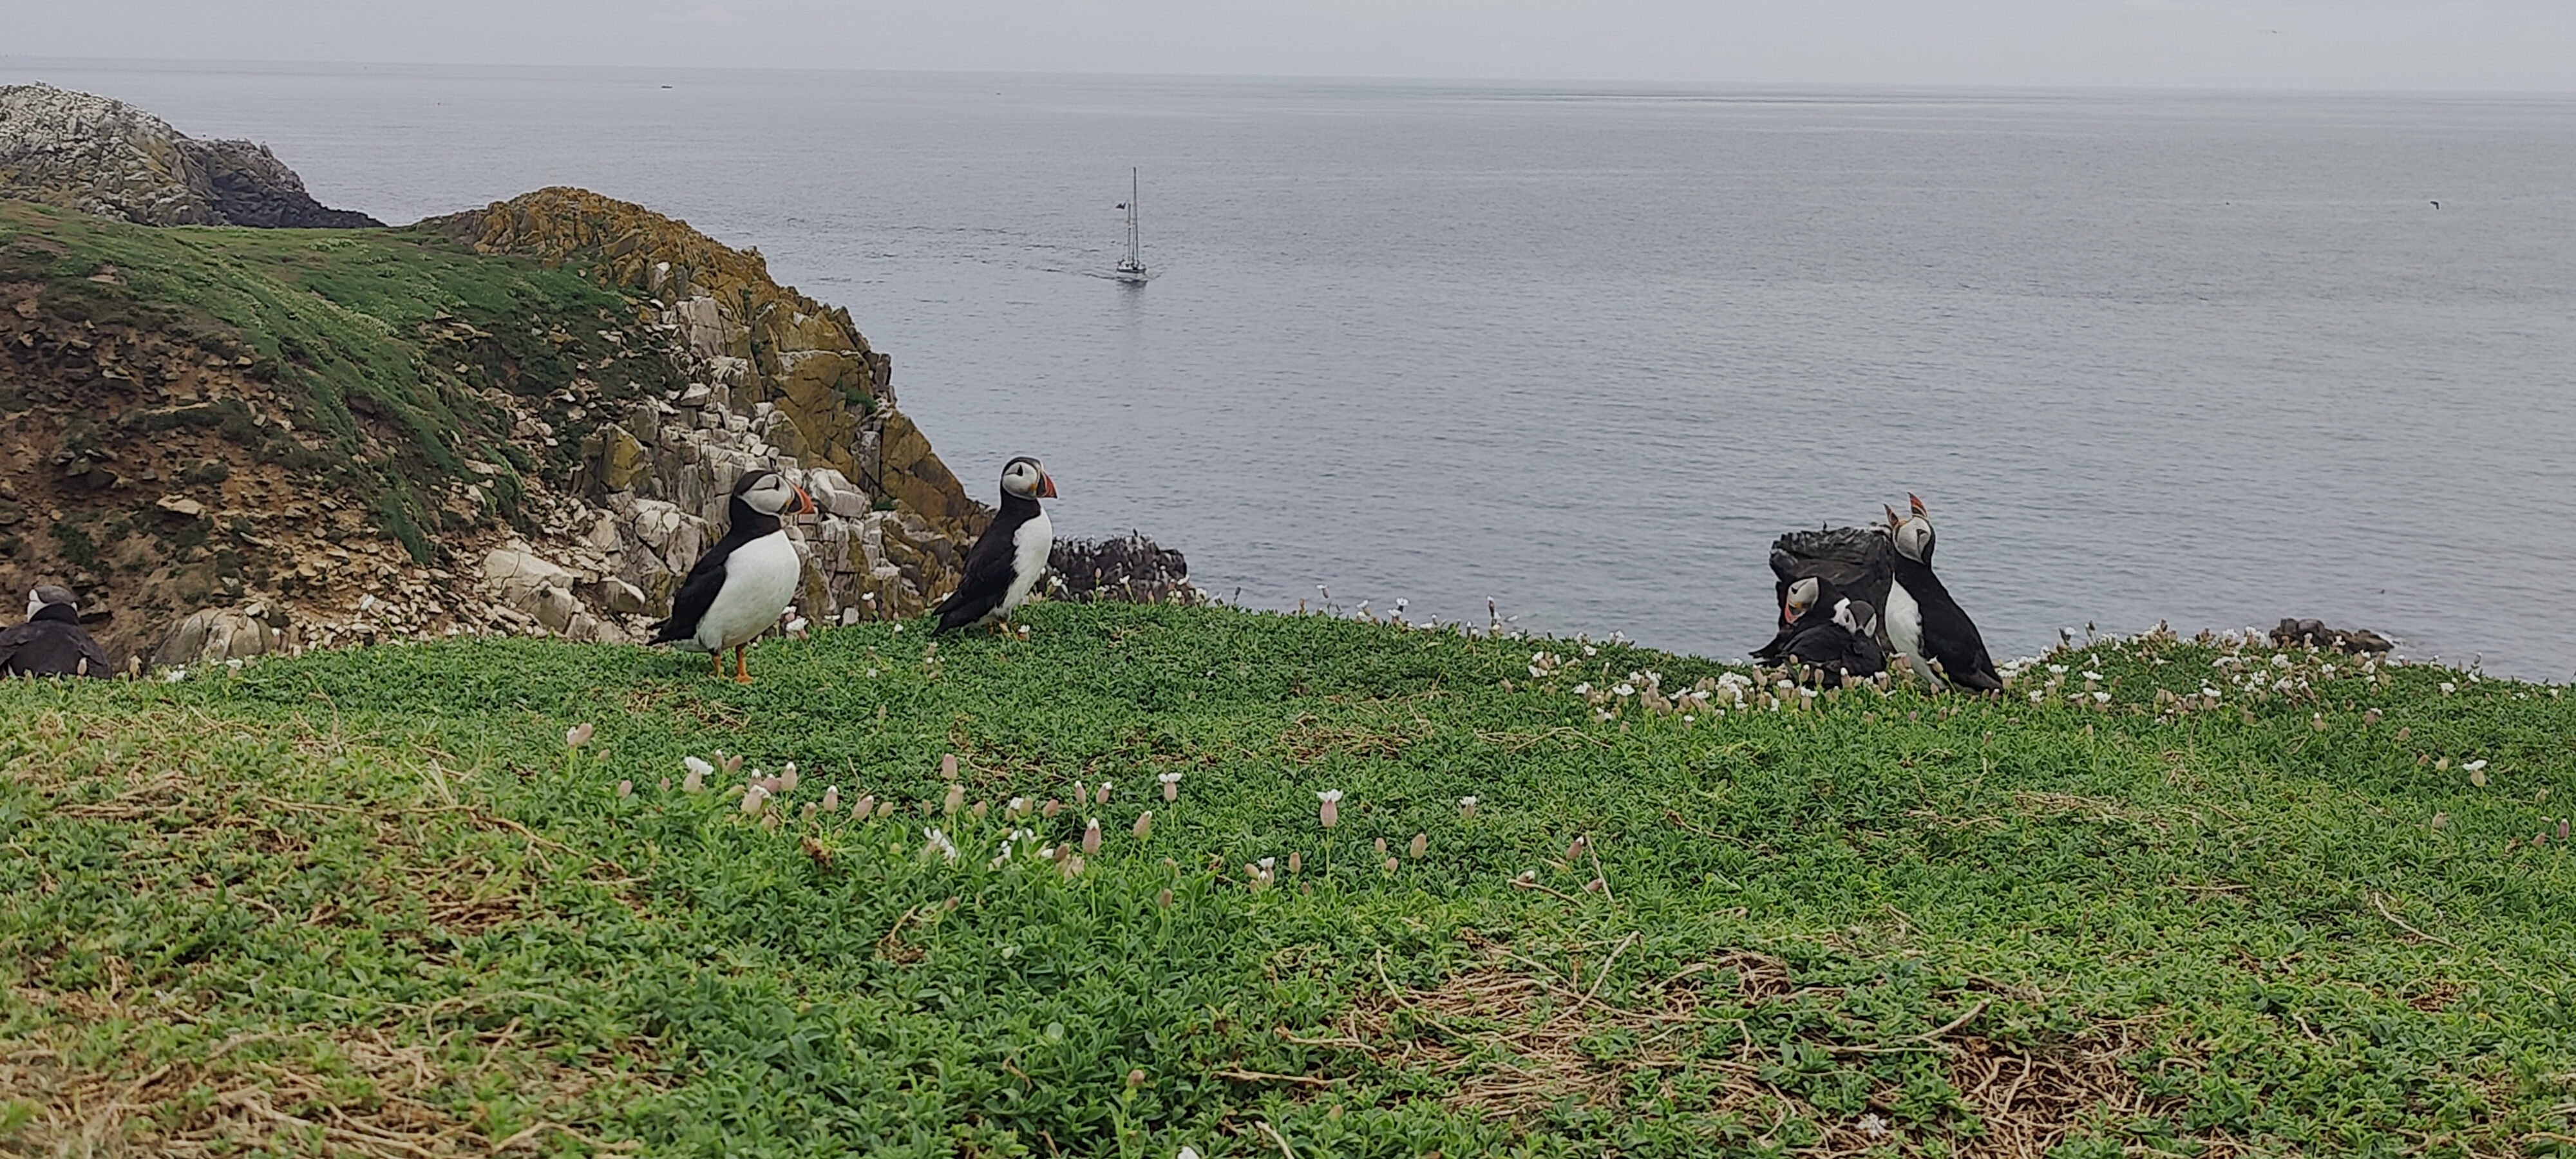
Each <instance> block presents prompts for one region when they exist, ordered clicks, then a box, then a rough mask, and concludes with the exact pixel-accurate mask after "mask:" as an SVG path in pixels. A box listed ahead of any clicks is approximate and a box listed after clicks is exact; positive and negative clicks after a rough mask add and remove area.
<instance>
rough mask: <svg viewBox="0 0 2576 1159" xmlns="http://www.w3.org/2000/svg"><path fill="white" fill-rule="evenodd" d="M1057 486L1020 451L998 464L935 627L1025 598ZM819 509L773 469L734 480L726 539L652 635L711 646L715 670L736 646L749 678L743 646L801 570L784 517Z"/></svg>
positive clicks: (781, 609) (966, 622)
mask: <svg viewBox="0 0 2576 1159" xmlns="http://www.w3.org/2000/svg"><path fill="white" fill-rule="evenodd" d="M1055 494H1056V492H1055V478H1054V477H1053V476H1051V475H1048V474H1047V472H1046V468H1045V467H1043V466H1041V465H1039V463H1038V461H1037V460H1035V459H1032V458H1029V457H1028V456H1026V455H1023V456H1020V457H1019V458H1016V459H1013V460H1011V461H1010V463H1009V465H1007V466H1004V467H1003V468H1002V507H1001V510H1000V512H999V513H997V514H995V515H994V516H993V522H992V523H990V524H988V525H986V526H985V528H984V534H982V535H981V536H978V537H977V538H976V540H975V546H974V547H973V548H972V549H970V550H968V551H967V553H966V575H965V578H964V579H963V580H961V581H960V582H959V583H958V585H957V590H956V591H953V592H950V593H949V594H948V598H947V599H946V600H944V601H942V602H941V603H940V605H939V607H938V608H937V609H936V614H937V615H938V617H939V626H938V627H937V628H934V629H932V631H931V634H932V635H937V634H939V633H941V632H953V631H956V630H957V629H959V628H967V627H984V626H990V625H994V624H999V623H1001V622H1002V621H1003V620H1004V619H1007V618H1008V617H1009V616H1010V614H1011V612H1012V611H1014V610H1015V609H1017V608H1018V607H1019V606H1020V605H1021V604H1024V603H1027V602H1028V599H1029V593H1030V592H1032V591H1035V590H1036V589H1037V586H1038V581H1040V580H1042V579H1044V578H1046V568H1047V556H1048V554H1049V553H1050V552H1051V551H1053V550H1054V548H1055V526H1054V525H1053V524H1051V523H1049V522H1048V521H1047V514H1046V508H1045V507H1044V506H1043V505H1041V504H1040V503H1039V502H1038V500H1040V499H1053V498H1055ZM813 510H814V499H813V497H812V496H810V495H807V494H806V493H805V489H804V488H802V487H799V486H797V485H795V484H794V483H790V482H788V481H787V477H786V476H784V475H781V474H779V473H778V472H776V471H766V470H764V471H752V472H748V473H746V474H744V475H743V477H742V478H741V479H739V480H736V481H735V482H734V485H733V497H732V499H731V500H730V501H729V502H728V503H727V513H728V520H727V523H728V526H727V527H726V529H725V534H724V538H722V539H719V540H717V541H716V543H715V546H713V547H710V548H708V549H707V553H706V554H705V555H702V556H699V557H698V562H697V564H696V565H695V566H692V567H691V568H689V575H688V578H686V579H684V580H682V581H680V591H679V594H678V595H677V596H674V597H673V598H672V600H671V618H669V619H667V620H664V621H662V622H661V623H658V624H655V625H653V639H652V641H651V642H652V643H655V644H669V645H671V646H673V647H675V648H678V649H680V650H682V651H686V652H705V653H707V654H708V655H709V656H711V657H713V659H714V661H715V674H716V675H717V676H718V677H722V676H723V675H724V651H725V649H727V648H731V649H733V678H734V680H735V681H736V682H738V683H742V684H749V683H751V669H750V666H749V665H748V664H747V663H746V662H745V660H744V656H743V654H744V651H745V650H746V649H748V648H749V647H750V646H751V642H752V641H753V640H756V639H758V638H759V637H760V635H761V633H763V632H766V631H768V630H769V629H771V628H773V627H776V626H777V624H778V620H779V617H781V616H783V615H785V614H786V612H787V605H788V603H789V602H790V601H792V600H794V599H795V598H796V587H797V583H798V581H799V580H800V579H801V578H802V576H803V575H804V565H803V564H802V563H800V562H799V561H798V560H797V556H796V545H795V544H793V543H790V542H788V539H787V528H786V525H785V523H784V522H783V521H782V520H781V517H782V516H786V515H802V514H806V513H808V512H811V511H813Z"/></svg>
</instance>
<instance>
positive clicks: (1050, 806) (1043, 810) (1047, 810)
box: [1038, 800, 1064, 817]
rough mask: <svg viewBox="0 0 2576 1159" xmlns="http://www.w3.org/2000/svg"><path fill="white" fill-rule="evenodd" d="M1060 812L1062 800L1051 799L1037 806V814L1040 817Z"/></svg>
mask: <svg viewBox="0 0 2576 1159" xmlns="http://www.w3.org/2000/svg"><path fill="white" fill-rule="evenodd" d="M1061 812H1064V802H1062V801H1052V800H1051V801H1048V802H1047V803H1046V804H1044V805H1040V806H1038V816H1040V817H1053V816H1055V815H1056V814H1058V813H1061Z"/></svg>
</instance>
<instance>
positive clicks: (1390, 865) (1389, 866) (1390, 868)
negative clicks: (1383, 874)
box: [1386, 857, 1395, 873]
mask: <svg viewBox="0 0 2576 1159" xmlns="http://www.w3.org/2000/svg"><path fill="white" fill-rule="evenodd" d="M1386 871H1387V872H1388V873H1393V872H1395V859H1394V858H1392V857H1390V858H1387V859H1386Z"/></svg>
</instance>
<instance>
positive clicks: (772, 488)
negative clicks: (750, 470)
mask: <svg viewBox="0 0 2576 1159" xmlns="http://www.w3.org/2000/svg"><path fill="white" fill-rule="evenodd" d="M741 499H742V501H743V502H745V503H748V504H750V505H751V509H752V510H754V511H757V512H760V513H761V514H763V515H790V514H793V515H803V514H805V513H807V512H809V511H812V510H814V498H813V496H810V495H807V494H806V493H805V489H804V488H802V487H799V486H797V485H796V484H794V483H790V482H788V481H787V476H785V475H781V474H779V473H778V472H776V471H763V472H761V473H760V476H759V477H758V478H757V479H755V480H753V482H752V484H751V486H750V487H749V488H747V489H745V490H744V491H743V492H742V493H741Z"/></svg>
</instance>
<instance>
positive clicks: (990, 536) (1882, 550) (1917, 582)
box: [0, 456, 2003, 693]
mask: <svg viewBox="0 0 2576 1159" xmlns="http://www.w3.org/2000/svg"><path fill="white" fill-rule="evenodd" d="M1055 497H1056V489H1055V479H1054V477H1053V476H1050V475H1048V474H1047V471H1046V468H1045V467H1044V466H1042V465H1040V464H1039V463H1038V461H1037V460H1036V459H1032V458H1029V457H1027V456H1021V457H1019V458H1016V459H1013V460H1011V461H1010V463H1009V464H1008V465H1006V466H1004V467H1003V468H1002V505H1001V509H1000V510H999V512H997V513H996V514H995V515H994V517H993V521H992V522H991V523H990V524H989V525H987V526H986V527H985V528H984V533H983V534H982V535H981V536H978V537H977V538H976V540H975V546H974V547H973V548H972V549H971V550H969V551H968V552H967V553H966V568H965V576H964V578H963V579H962V580H961V581H960V582H959V583H958V585H957V590H955V591H953V592H950V593H949V595H948V598H947V599H945V600H943V601H941V602H940V604H939V606H938V608H936V609H935V610H934V613H933V614H935V615H937V616H938V617H939V625H938V627H936V628H934V629H932V634H933V635H937V634H939V633H943V632H953V631H957V630H958V629H961V628H969V627H990V626H993V625H998V624H1000V623H1002V622H1003V621H1004V620H1006V619H1008V618H1009V617H1010V614H1011V613H1012V612H1013V611H1014V610H1017V609H1018V608H1019V607H1020V605H1022V604H1024V603H1026V602H1028V598H1029V596H1030V594H1031V593H1032V592H1034V591H1036V590H1037V586H1038V584H1039V582H1040V581H1042V580H1043V579H1045V577H1046V569H1047V558H1048V555H1049V553H1050V552H1051V551H1052V549H1053V548H1054V545H1055V528H1054V526H1053V524H1051V523H1050V522H1049V521H1048V519H1047V513H1046V508H1045V506H1044V505H1043V504H1041V503H1039V500H1041V499H1053V498H1055ZM1906 501H1907V503H1908V504H1909V505H1910V506H1911V508H1912V512H1913V513H1912V514H1911V515H1904V516H1900V515H1898V514H1897V513H1896V509H1895V508H1894V507H1888V508H1887V509H1886V510H1887V522H1886V523H1885V524H1884V525H1882V526H1872V527H1843V528H1832V529H1827V530H1820V531H1797V532H1791V533H1789V534H1787V535H1783V536H1781V537H1780V538H1779V540H1778V541H1776V542H1774V543H1773V544H1772V545H1771V571H1772V573H1773V574H1774V575H1775V576H1776V577H1777V578H1778V581H1779V583H1778V595H1779V600H1780V623H1779V630H1778V631H1777V632H1776V633H1775V634H1774V635H1773V636H1772V638H1771V641H1770V642H1769V643H1767V644H1764V645H1763V646H1762V647H1760V648H1757V649H1754V651H1753V657H1754V659H1756V660H1759V661H1762V662H1764V663H1768V664H1779V665H1783V666H1786V667H1789V668H1792V669H1795V670H1797V671H1799V672H1800V673H1801V674H1802V675H1805V676H1808V677H1811V678H1817V679H1822V680H1831V681H1842V680H1853V679H1868V678H1871V677H1875V676H1877V675H1879V674H1880V673H1882V672H1885V671H1887V670H1888V669H1889V668H1890V667H1891V666H1893V667H1895V668H1896V669H1898V671H1899V672H1900V673H1901V674H1910V675H1911V676H1912V677H1913V678H1915V679H1918V680H1921V681H1922V682H1924V683H1925V684H1926V685H1928V686H1930V687H1933V688H1936V689H1937V688H1940V687H1943V686H1945V685H1947V686H1955V687H1958V688H1961V689H1966V690H1969V691H1972V692H1981V693H1982V692H1994V691H1998V690H2000V689H2002V688H2003V680H2002V678H2001V677H2000V676H1998V675H1997V674H1996V672H1995V662H1994V661H1993V660H1992V659H1991V658H1989V657H1988V656H1987V655H1986V645H1985V641H1984V640H1983V639H1981V638H1980V637H1979V636H1978V635H1977V625H1976V624H1975V623H1974V622H1973V621H1971V620H1969V619H1968V614H1967V612H1965V611H1963V610H1961V609H1960V607H1959V602H1958V601H1957V600H1954V599H1951V598H1950V593H1949V591H1948V590H1947V589H1945V588H1943V587H1942V586H1941V580H1940V577H1938V576H1936V575H1934V574H1933V573H1932V545H1933V532H1932V519H1931V516H1930V515H1929V513H1927V512H1926V511H1925V510H1924V508H1923V500H1922V499H1920V498H1917V497H1915V496H1913V495H1907V496H1906ZM726 507H727V512H728V516H729V519H728V524H727V527H726V529H725V534H724V537H723V538H721V539H718V540H717V541H716V542H715V546H713V547H710V548H708V549H707V551H706V554H704V555H702V556H700V557H698V561H697V563H696V565H695V566H692V567H691V568H690V569H689V574H688V577H687V578H686V579H683V580H682V581H681V582H680V590H679V593H678V594H677V595H676V596H674V597H673V598H672V601H671V615H670V618H668V619H665V620H663V621H661V622H660V623H657V624H655V625H653V637H652V640H651V643H654V644H669V645H671V646H673V647H675V648H678V649H680V650H682V651H688V652H704V653H707V654H708V656H709V658H710V659H711V660H712V661H713V663H714V671H715V675H716V676H717V677H718V678H722V677H723V676H724V674H725V670H724V667H725V666H724V653H725V650H726V649H732V650H733V679H734V680H735V681H737V682H739V683H743V684H749V683H751V667H750V664H749V661H748V659H747V656H746V653H747V652H748V651H749V649H750V647H751V644H752V641H754V640H757V639H759V638H760V636H761V635H762V634H764V633H766V632H768V631H769V630H771V629H772V628H775V627H776V626H777V625H778V622H779V619H780V618H781V617H782V616H783V615H785V614H786V612H787V609H788V606H789V604H790V603H791V602H793V601H794V600H795V598H796V591H797V588H798V586H799V585H800V583H801V581H802V578H803V575H804V565H803V564H802V562H801V561H800V560H799V559H798V557H797V554H796V545H795V544H794V543H792V542H790V541H789V539H788V537H787V528H786V524H785V522H784V520H785V518H786V517H788V516H792V515H802V514H807V513H810V512H812V511H813V510H814V499H813V497H812V496H810V495H808V494H806V493H805V489H804V488H802V487H798V486H797V485H796V484H794V483H791V482H789V481H788V479H787V477H786V476H785V475H781V474H779V473H778V472H776V471H769V470H758V471H751V472H747V473H745V474H744V475H743V476H742V478H741V479H739V480H737V481H736V482H735V483H734V486H733V493H732V495H731V496H730V497H729V499H728V500H727V503H726ZM17 674H29V675H93V676H105V675H108V674H109V672H108V661H107V656H106V654H105V653H104V652H102V651H101V650H100V649H99V647H98V645H97V643H96V642H94V641H92V640H91V639H90V638H89V634H88V633H87V632H84V631H82V630H81V627H80V621H79V617H78V615H77V614H76V610H75V608H74V605H73V603H72V593H70V592H69V591H66V590H64V589H62V588H59V587H55V586H52V585H46V586H43V587H39V588H37V589H35V591H33V592H31V593H29V596H28V600H27V622H26V623H24V624H20V625H18V626H16V627H13V628H10V629H7V630H6V631H0V675H17Z"/></svg>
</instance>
